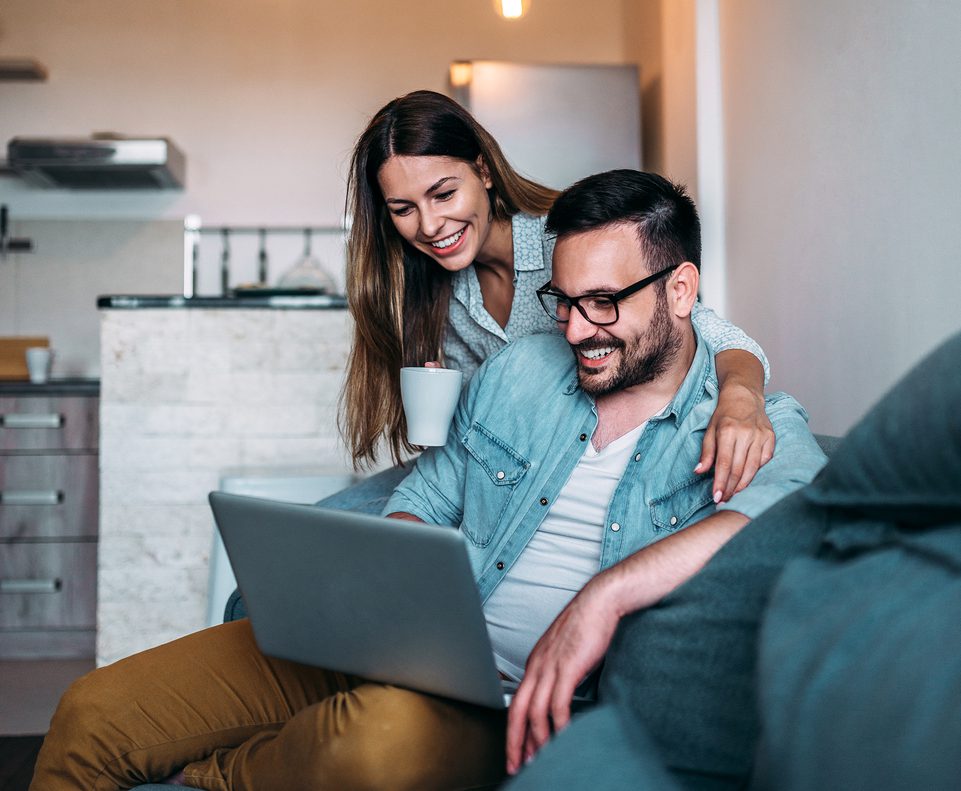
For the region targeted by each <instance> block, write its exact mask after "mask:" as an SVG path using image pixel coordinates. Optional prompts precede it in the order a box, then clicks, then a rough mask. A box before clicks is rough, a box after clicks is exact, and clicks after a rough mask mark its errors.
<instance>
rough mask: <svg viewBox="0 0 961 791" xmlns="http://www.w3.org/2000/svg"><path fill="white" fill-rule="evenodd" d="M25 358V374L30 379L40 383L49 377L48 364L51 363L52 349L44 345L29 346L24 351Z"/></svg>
mask: <svg viewBox="0 0 961 791" xmlns="http://www.w3.org/2000/svg"><path fill="white" fill-rule="evenodd" d="M25 356H26V358H27V374H28V375H29V376H30V381H31V382H33V383H34V384H37V385H42V384H43V383H44V382H46V381H47V379H49V378H50V365H51V363H53V351H51V350H50V349H49V348H48V347H46V346H31V347H30V348H28V349H27V350H26V352H25Z"/></svg>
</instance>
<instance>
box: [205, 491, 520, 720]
mask: <svg viewBox="0 0 961 791" xmlns="http://www.w3.org/2000/svg"><path fill="white" fill-rule="evenodd" d="M210 505H211V508H212V509H213V512H214V518H215V520H216V522H217V527H218V528H219V530H220V534H221V536H222V537H223V540H224V546H225V547H226V549H227V555H228V557H229V558H230V562H231V564H232V566H233V569H234V573H235V574H236V576H237V581H238V583H239V585H240V589H241V591H243V595H244V600H245V601H246V603H247V609H248V612H249V615H250V621H251V624H252V626H253V630H254V636H255V638H256V640H257V645H258V646H259V647H260V650H261V651H263V652H264V653H265V654H266V655H268V656H273V657H278V658H281V659H290V660H293V661H295V662H301V663H303V664H308V665H315V666H318V667H323V668H326V669H328V670H337V671H340V672H343V673H350V674H353V675H358V676H362V677H364V678H368V679H371V680H372V681H382V682H386V683H389V684H397V685H399V686H403V687H408V688H410V689H415V690H418V691H420V692H429V693H433V694H436V695H443V696H445V697H449V698H454V699H456V700H462V701H466V702H468V703H476V704H479V705H482V706H489V707H492V708H503V707H504V706H505V705H507V704H508V702H509V699H510V692H512V691H513V689H514V688H516V686H517V685H516V684H512V683H511V682H502V681H501V679H500V678H499V675H498V673H497V669H496V667H495V665H494V654H493V651H492V650H491V644H490V639H489V638H488V636H487V626H486V623H485V620H484V613H483V611H482V609H481V602H480V595H479V594H478V591H477V586H476V584H475V582H474V576H473V574H472V573H471V567H470V562H469V560H468V557H467V548H466V546H465V545H464V537H463V535H462V534H461V532H460V531H459V530H456V529H454V528H450V527H437V526H435V525H425V524H420V523H417V522H407V521H399V520H396V519H382V518H379V517H374V516H367V515H365V514H357V513H351V512H348V511H333V510H329V509H324V508H317V507H316V506H310V505H292V504H290V503H280V502H276V501H273V500H262V499H258V498H253V497H242V496H239V495H232V494H225V493H223V492H211V494H210ZM505 685H506V687H505Z"/></svg>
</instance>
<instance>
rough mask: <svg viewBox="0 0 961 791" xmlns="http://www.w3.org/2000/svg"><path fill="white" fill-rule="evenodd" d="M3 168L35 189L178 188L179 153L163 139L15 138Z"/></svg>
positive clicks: (181, 163)
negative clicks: (5, 166)
mask: <svg viewBox="0 0 961 791" xmlns="http://www.w3.org/2000/svg"><path fill="white" fill-rule="evenodd" d="M7 167H8V168H9V169H10V170H12V171H14V172H15V173H17V174H18V175H20V176H22V177H23V179H24V180H25V181H27V182H28V183H30V184H33V185H35V186H37V187H48V188H66V189H99V190H111V189H121V190H144V189H182V188H183V186H184V176H185V174H186V160H185V158H184V155H183V152H182V151H181V150H180V149H179V148H177V146H175V145H174V144H173V142H172V141H171V140H170V139H168V138H166V137H149V138H146V137H145V138H139V137H138V138H134V137H119V136H107V135H102V136H101V135H96V136H94V137H90V138H34V137H15V138H13V139H12V140H11V141H10V142H9V143H8V144H7Z"/></svg>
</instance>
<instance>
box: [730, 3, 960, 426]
mask: <svg viewBox="0 0 961 791" xmlns="http://www.w3.org/2000/svg"><path fill="white" fill-rule="evenodd" d="M720 21H721V41H722V58H723V78H724V80H723V89H724V102H725V103H724V113H725V120H726V129H725V138H726V160H727V161H726V169H727V234H728V236H727V238H728V249H727V267H728V274H729V285H728V295H729V304H730V313H731V318H732V319H733V320H735V321H737V322H738V323H740V324H741V326H743V327H744V328H745V329H747V330H748V331H749V332H752V333H753V334H754V336H755V337H756V338H757V339H758V340H759V341H760V342H761V343H762V344H763V345H764V348H765V349H766V351H767V352H768V354H769V355H770V357H771V359H772V362H773V366H774V384H775V385H776V386H778V387H780V388H783V389H785V390H789V391H791V392H793V393H795V394H796V395H797V396H798V397H799V398H800V399H801V400H802V401H803V402H804V403H805V404H806V405H807V406H808V407H809V409H810V411H811V413H812V423H813V425H814V426H815V428H818V429H821V430H825V431H833V432H840V431H844V430H846V429H847V428H848V427H849V426H850V425H851V424H852V423H853V422H854V421H855V420H856V419H857V418H858V417H859V416H860V415H861V414H863V412H864V411H865V410H866V409H867V408H868V406H869V405H870V404H871V403H872V402H873V401H874V400H875V399H876V398H878V397H879V396H880V395H881V394H882V393H883V392H884V390H886V389H887V388H888V387H889V386H890V385H891V384H892V383H893V382H894V381H895V380H896V379H897V378H898V377H899V376H900V375H902V374H903V373H904V372H905V371H906V370H907V369H908V368H909V367H910V366H911V365H912V364H913V363H914V362H916V361H917V360H918V359H919V358H920V357H921V356H922V355H923V354H924V353H925V352H927V351H928V350H929V349H930V348H931V347H933V346H934V345H935V344H936V343H938V342H939V341H940V340H942V339H943V338H945V337H946V336H947V335H949V334H950V333H952V332H953V331H956V330H958V329H959V328H961V307H959V306H961V275H959V271H961V270H959V266H958V264H959V261H961V234H959V233H958V218H959V217H961V190H959V188H958V185H959V184H961V156H959V155H958V140H959V139H961V102H959V101H958V88H957V85H958V75H959V74H961V47H959V46H958V34H959V31H961V4H958V3H957V2H956V1H955V0H928V1H927V2H915V3H875V2H871V0H845V2H843V3H838V2H835V1H834V0H782V1H781V2H778V3H769V2H767V1H766V0H724V2H722V3H721V20H720Z"/></svg>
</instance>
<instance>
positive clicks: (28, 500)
mask: <svg viewBox="0 0 961 791" xmlns="http://www.w3.org/2000/svg"><path fill="white" fill-rule="evenodd" d="M62 502H63V492H58V491H57V490H56V489H41V490H36V491H31V490H29V489H22V490H20V491H14V492H0V505H60V503H62Z"/></svg>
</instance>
